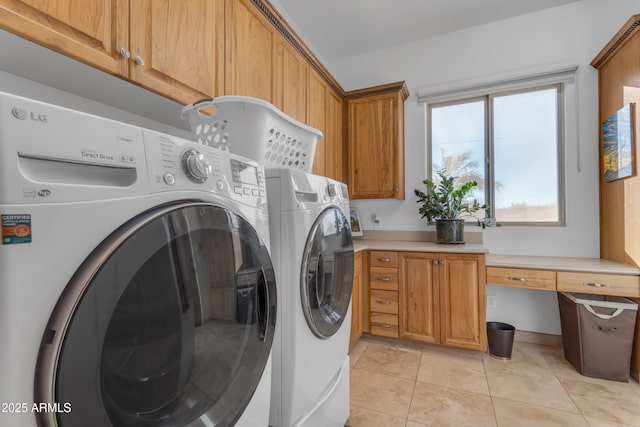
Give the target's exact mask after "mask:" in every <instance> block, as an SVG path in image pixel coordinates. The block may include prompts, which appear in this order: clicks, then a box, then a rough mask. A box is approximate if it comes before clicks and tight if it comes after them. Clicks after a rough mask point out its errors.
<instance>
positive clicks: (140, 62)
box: [133, 55, 144, 65]
mask: <svg viewBox="0 0 640 427" xmlns="http://www.w3.org/2000/svg"><path fill="white" fill-rule="evenodd" d="M133 62H135V63H136V65H144V58H143V57H142V56H140V55H136V56H135V58H133Z"/></svg>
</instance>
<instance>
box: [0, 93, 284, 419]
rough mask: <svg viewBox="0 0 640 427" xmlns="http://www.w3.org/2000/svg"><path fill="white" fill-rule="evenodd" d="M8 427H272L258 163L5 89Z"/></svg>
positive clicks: (2, 307) (2, 190) (271, 320)
mask: <svg viewBox="0 0 640 427" xmlns="http://www.w3.org/2000/svg"><path fill="white" fill-rule="evenodd" d="M0 219H1V222H2V244H1V245H0V284H1V285H0V342H1V343H2V346H1V347H0V379H1V380H0V383H1V385H0V402H1V404H2V405H3V406H2V408H1V409H2V411H1V412H0V425H2V426H12V427H35V426H36V425H38V426H57V427H87V426H91V427H115V426H149V427H151V426H176V427H178V426H193V427H196V426H198V427H200V426H203V427H204V426H216V427H227V426H234V425H235V426H238V427H266V426H267V423H268V417H269V405H270V403H269V399H270V388H271V383H270V380H271V366H270V363H271V358H270V350H271V344H272V340H273V336H274V331H275V317H276V300H277V295H276V289H275V275H274V271H273V266H272V261H271V256H270V250H269V243H270V238H269V227H268V212H267V206H266V193H265V178H264V171H263V169H262V167H260V166H259V165H258V164H256V163H255V162H253V161H250V160H247V159H245V158H242V157H240V156H235V155H231V154H229V153H224V152H221V151H219V150H214V149H210V148H209V147H204V146H202V145H199V144H195V143H190V142H188V141H185V140H181V139H179V138H174V137H171V136H168V135H164V134H159V133H155V132H152V131H149V130H145V129H141V128H138V127H135V126H130V125H126V124H123V123H119V122H114V121H111V120H106V119H103V118H99V117H95V116H91V115H87V114H83V113H80V112H77V111H72V110H68V109H64V108H60V107H56V106H53V105H49V104H44V103H40V102H36V101H33V100H28V99H25V98H21V97H17V96H12V95H8V94H0Z"/></svg>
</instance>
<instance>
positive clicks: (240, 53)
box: [225, 0, 277, 103]
mask: <svg viewBox="0 0 640 427" xmlns="http://www.w3.org/2000/svg"><path fill="white" fill-rule="evenodd" d="M225 14H226V16H227V18H226V32H227V47H226V54H225V56H226V63H225V95H244V96H253V97H255V98H260V99H263V100H265V101H268V102H271V103H273V102H275V61H276V55H275V49H276V37H277V34H276V32H275V28H274V27H273V26H272V24H271V23H270V22H269V21H268V20H267V19H266V18H265V17H264V16H263V15H262V14H261V12H260V11H259V10H258V9H256V8H255V7H254V6H253V4H252V3H251V2H250V1H249V0H226V11H225Z"/></svg>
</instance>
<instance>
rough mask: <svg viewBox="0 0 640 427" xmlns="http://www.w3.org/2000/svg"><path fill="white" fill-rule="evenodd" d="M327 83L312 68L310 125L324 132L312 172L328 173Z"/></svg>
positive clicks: (310, 74) (310, 76)
mask: <svg viewBox="0 0 640 427" xmlns="http://www.w3.org/2000/svg"><path fill="white" fill-rule="evenodd" d="M327 90H328V88H327V85H326V84H325V82H324V80H323V79H322V77H320V75H319V74H318V73H317V72H315V71H314V70H311V73H309V126H311V127H314V128H316V129H318V130H320V132H322V135H323V138H322V141H320V142H318V144H316V154H315V157H314V158H313V170H312V173H314V174H316V175H326V145H327V144H326V139H327V126H326V124H327V120H326V119H327Z"/></svg>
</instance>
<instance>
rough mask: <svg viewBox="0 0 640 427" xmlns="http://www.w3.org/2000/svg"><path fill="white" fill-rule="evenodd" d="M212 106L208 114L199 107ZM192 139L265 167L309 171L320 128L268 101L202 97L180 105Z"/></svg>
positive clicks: (207, 107)
mask: <svg viewBox="0 0 640 427" xmlns="http://www.w3.org/2000/svg"><path fill="white" fill-rule="evenodd" d="M211 107H215V111H214V112H213V113H212V114H207V113H205V112H203V111H202V110H204V109H205V108H206V109H211ZM180 117H181V118H182V119H188V120H189V124H190V126H191V133H192V135H193V139H194V140H195V141H197V142H199V143H201V144H204V145H208V146H211V147H214V148H219V149H221V150H224V151H230V152H231V153H235V154H240V155H242V156H245V157H248V158H250V159H254V160H256V161H257V162H259V163H262V164H263V165H264V166H265V168H266V169H274V168H290V169H299V170H303V171H305V172H311V168H312V167H313V157H314V155H315V151H316V144H317V142H318V141H320V140H322V132H320V131H319V130H317V129H314V128H312V127H310V126H307V125H305V124H304V123H300V122H299V121H297V120H295V119H293V118H291V117H289V116H287V115H286V114H284V113H283V112H282V111H280V110H279V109H277V108H276V107H275V106H273V105H271V104H270V103H268V102H266V101H263V100H261V99H257V98H252V97H248V96H220V97H217V98H205V99H201V100H200V101H198V102H195V103H193V104H189V105H187V106H185V107H184V108H183V109H182V114H181V116H180Z"/></svg>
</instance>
